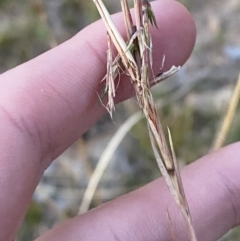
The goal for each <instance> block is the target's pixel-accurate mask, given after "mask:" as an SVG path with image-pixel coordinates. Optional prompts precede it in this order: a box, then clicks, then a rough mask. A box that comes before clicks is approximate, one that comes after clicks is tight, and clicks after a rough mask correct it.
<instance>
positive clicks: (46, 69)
mask: <svg viewBox="0 0 240 241" xmlns="http://www.w3.org/2000/svg"><path fill="white" fill-rule="evenodd" d="M154 9H155V12H156V15H157V21H158V23H159V28H160V29H161V32H157V31H154V32H153V35H154V43H155V46H156V51H155V59H158V58H162V57H163V55H166V63H165V66H166V68H168V67H169V66H171V65H172V64H175V65H181V64H183V63H184V62H185V61H186V59H187V58H188V56H189V55H190V53H191V51H192V48H193V45H194V41H195V27H194V24H193V21H192V19H191V17H190V15H189V13H188V12H187V11H186V9H185V8H183V7H182V6H181V5H180V4H179V3H177V2H175V1H168V0H163V1H159V2H156V3H154ZM114 20H115V22H116V23H117V25H118V26H119V28H120V29H122V31H123V21H122V16H121V15H115V16H114ZM106 47H107V46H106V30H105V27H104V25H103V23H102V22H101V21H99V22H97V23H94V24H93V25H91V26H89V27H88V28H86V29H84V30H83V31H81V32H80V33H79V34H78V35H77V36H75V37H74V38H72V39H70V40H69V41H67V42H66V43H64V44H62V45H60V46H59V47H57V48H55V49H53V50H51V51H49V52H47V53H45V54H43V55H41V56H39V57H37V58H36V59H34V60H32V61H30V62H28V63H26V64H23V65H21V66H19V67H17V68H15V69H13V70H11V71H8V72H6V73H5V74H3V75H1V76H0V105H1V106H0V118H1V126H0V128H1V129H0V133H1V135H0V143H1V153H0V160H1V168H0V177H1V179H0V184H1V192H2V193H4V195H0V204H1V205H0V213H1V215H2V216H4V217H6V218H5V219H4V220H0V230H2V231H1V232H0V240H12V239H13V237H14V235H15V233H16V231H17V229H18V227H19V225H20V223H21V221H22V219H23V216H24V213H25V211H26V209H27V206H28V204H29V201H30V198H31V196H32V193H33V191H34V189H35V187H36V185H37V183H38V181H39V180H40V177H41V175H42V172H43V171H44V169H45V168H46V167H47V166H48V165H49V163H50V162H51V161H52V160H53V159H54V158H55V157H56V156H58V155H59V154H60V153H61V152H62V151H63V150H64V149H66V148H67V147H68V146H69V145H70V144H71V143H72V142H74V141H75V140H76V139H77V138H78V137H79V136H80V135H81V134H82V133H83V132H85V131H86V130H87V128H89V126H90V125H92V124H93V123H94V122H95V121H96V120H97V119H98V118H99V116H101V115H102V113H103V112H104V108H103V107H102V106H101V105H96V103H97V102H98V97H97V94H96V90H98V86H99V82H100V80H101V79H102V77H103V76H104V74H105V71H106V67H105V66H106ZM160 62H161V61H160ZM125 83H127V82H124V84H123V85H122V87H121V88H120V89H121V93H119V96H118V101H119V100H122V99H125V98H127V97H129V96H130V95H131V94H132V92H131V91H129V85H127V84H125Z"/></svg>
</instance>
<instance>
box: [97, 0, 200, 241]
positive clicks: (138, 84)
mask: <svg viewBox="0 0 240 241" xmlns="http://www.w3.org/2000/svg"><path fill="white" fill-rule="evenodd" d="M120 1H121V7H122V12H123V18H124V23H125V27H126V33H127V41H125V40H124V38H123V36H122V35H121V34H120V32H119V31H118V29H117V28H116V26H115V25H114V23H113V21H112V19H111V16H110V14H109V12H108V10H107V9H106V7H105V5H104V3H103V1H102V0H93V2H94V3H95V5H96V7H97V9H98V11H99V13H100V16H101V18H102V20H103V22H104V24H105V26H106V29H107V35H108V38H107V41H108V52H107V73H106V75H105V77H104V79H103V81H105V89H104V94H106V95H107V97H108V100H107V104H106V106H105V107H106V109H107V110H108V112H109V113H110V115H111V116H112V113H113V111H114V109H115V105H114V98H115V96H116V88H117V82H118V81H116V79H117V76H118V75H119V73H120V72H122V71H124V72H125V73H126V74H127V75H128V76H129V79H130V81H131V83H132V85H133V87H134V90H135V94H136V97H137V101H138V104H139V107H140V109H141V110H142V112H143V114H144V116H145V118H146V120H147V125H148V130H149V136H150V141H151V145H152V149H153V152H154V155H155V158H156V161H157V163H158V166H159V169H160V171H161V173H162V175H163V177H164V178H165V180H166V183H167V185H168V188H169V190H170V192H171V194H172V196H173V198H174V200H175V202H176V204H177V205H178V207H179V209H180V211H181V213H182V215H183V217H184V220H185V222H186V224H187V230H188V233H189V237H190V239H191V241H196V240H197V238H196V235H195V231H194V228H193V225H192V219H191V215H190V211H189V207H188V203H187V200H186V196H185V193H184V189H183V185H182V180H181V176H180V171H179V167H178V163H177V159H176V155H175V152H174V147H173V142H172V137H171V132H170V130H169V129H168V140H169V145H168V144H167V141H166V138H165V135H164V132H163V128H162V125H161V122H160V119H159V117H158V115H157V111H156V108H155V104H154V100H153V96H152V93H151V91H150V87H151V84H152V83H154V82H156V83H158V82H160V81H162V80H164V79H166V78H168V77H169V76H171V75H173V74H174V73H176V72H177V71H178V70H179V68H180V67H179V66H177V67H176V66H172V68H171V69H170V70H168V71H166V72H163V73H161V74H160V75H158V76H156V77H155V78H154V79H150V76H151V75H150V73H151V72H152V69H153V58H152V54H153V45H152V36H151V33H150V30H149V26H150V24H151V25H154V26H155V27H157V22H156V18H155V15H154V12H153V10H152V7H151V4H150V3H149V1H148V0H133V1H134V15H135V23H133V18H132V15H131V12H130V9H129V4H128V1H127V0H120ZM114 47H115V48H116V50H117V56H116V57H114V54H113V48H114ZM169 147H170V148H169Z"/></svg>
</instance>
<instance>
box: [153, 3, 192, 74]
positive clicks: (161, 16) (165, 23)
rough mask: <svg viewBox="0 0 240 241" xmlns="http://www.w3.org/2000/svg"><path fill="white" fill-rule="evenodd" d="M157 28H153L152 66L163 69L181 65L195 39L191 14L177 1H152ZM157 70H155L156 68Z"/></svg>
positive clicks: (190, 51) (190, 50) (188, 54)
mask: <svg viewBox="0 0 240 241" xmlns="http://www.w3.org/2000/svg"><path fill="white" fill-rule="evenodd" d="M153 8H154V11H155V15H156V18H157V22H158V29H153V46H154V51H155V53H156V56H154V63H155V64H154V66H155V68H159V67H160V66H161V65H162V60H163V57H164V58H165V61H164V66H163V67H164V70H168V69H169V68H171V67H172V66H173V65H175V66H182V65H183V64H184V63H185V62H186V61H187V59H188V58H189V56H190V55H191V53H192V50H193V48H194V45H195V41H196V26H195V23H194V20H193V17H192V15H191V14H190V12H189V11H188V10H187V8H186V7H185V6H183V5H182V4H180V3H179V2H177V1H172V0H163V1H156V2H153ZM156 71H157V70H156Z"/></svg>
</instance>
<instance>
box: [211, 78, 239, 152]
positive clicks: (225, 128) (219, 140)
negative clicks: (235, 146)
mask: <svg viewBox="0 0 240 241" xmlns="http://www.w3.org/2000/svg"><path fill="white" fill-rule="evenodd" d="M239 99H240V74H239V76H238V80H237V83H236V86H235V89H234V92H233V95H232V98H231V100H230V103H229V107H228V110H227V113H226V115H225V117H224V120H223V123H222V125H221V127H220V130H219V131H218V134H217V137H216V141H215V143H214V145H213V148H212V149H213V150H218V149H219V148H221V147H222V146H223V145H224V143H225V141H226V138H227V135H228V133H229V130H230V127H231V124H232V122H233V118H234V116H235V114H236V110H237V106H238V103H239Z"/></svg>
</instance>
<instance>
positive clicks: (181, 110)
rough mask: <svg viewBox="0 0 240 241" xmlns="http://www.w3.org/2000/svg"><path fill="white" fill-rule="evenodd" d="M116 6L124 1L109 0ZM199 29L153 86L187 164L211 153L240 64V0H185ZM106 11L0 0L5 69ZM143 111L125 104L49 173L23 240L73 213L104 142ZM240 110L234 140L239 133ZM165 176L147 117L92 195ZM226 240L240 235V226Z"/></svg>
mask: <svg viewBox="0 0 240 241" xmlns="http://www.w3.org/2000/svg"><path fill="white" fill-rule="evenodd" d="M105 2H106V5H107V6H108V7H109V9H111V12H112V13H114V12H117V11H119V9H120V8H119V1H117V0H115V1H113V0H111V1H110V0H108V1H107V0H106V1H105ZM180 2H182V3H183V4H184V5H185V6H186V7H187V8H188V9H189V11H190V12H191V13H192V15H193V17H194V19H195V22H196V25H197V31H198V37H197V42H196V47H195V50H194V52H193V54H192V56H191V58H190V59H189V61H188V62H187V64H186V65H185V66H184V67H183V68H182V70H181V71H180V72H179V73H178V74H177V75H176V76H174V77H172V78H171V79H170V80H168V81H166V82H165V83H161V84H159V85H158V86H156V87H154V88H153V92H154V95H155V97H156V100H157V101H158V102H160V103H161V104H162V105H163V103H164V106H163V107H162V108H161V118H162V121H163V124H164V125H168V126H169V127H170V129H171V131H172V133H173V139H174V143H175V148H176V152H177V156H178V159H179V161H180V164H181V165H182V166H184V165H186V164H188V163H191V162H192V161H194V160H196V159H197V158H199V157H201V156H202V155H204V154H206V153H208V152H209V150H210V148H211V146H212V144H213V142H214V138H215V135H216V133H217V130H218V128H219V125H220V123H221V120H222V117H223V116H224V114H225V112H226V109H227V103H228V102H229V99H230V97H231V95H232V91H233V89H234V85H235V82H236V80H237V78H238V73H239V70H240V68H239V67H240V38H239V23H240V14H239V13H240V2H239V0H228V1H224V0H211V1H198V0H181V1H180ZM98 18H99V16H98V13H97V11H96V9H95V7H94V4H93V3H92V1H90V0H89V1H84V0H28V1H26V0H18V1H14V0H0V53H1V54H0V72H1V73H3V72H4V71H6V70H8V69H10V68H13V67H14V66H17V65H19V64H21V63H23V62H26V61H28V60H30V59H32V58H34V57H36V56H38V55H39V54H41V53H43V52H45V51H47V50H49V49H50V48H52V47H54V46H56V45H58V44H60V43H62V42H64V41H65V40H67V39H69V38H71V37H72V36H73V35H74V34H76V33H77V32H78V31H80V30H81V29H82V28H84V27H85V26H87V25H88V24H90V23H92V22H93V21H95V20H97V19H98ZM136 111H138V108H137V104H136V101H135V100H134V99H131V100H128V101H126V102H124V103H122V104H120V105H118V106H117V111H116V113H115V115H114V122H113V121H112V120H111V119H110V118H109V116H105V117H103V118H102V119H101V120H100V121H99V122H98V123H97V124H96V125H95V126H94V127H92V128H91V129H90V130H89V131H88V132H87V133H86V134H84V136H83V137H82V138H80V139H79V140H78V141H77V142H76V143H75V144H74V145H73V146H71V147H70V148H69V149H68V150H67V151H66V152H65V153H63V155H61V156H60V157H59V158H58V160H56V161H55V162H54V163H53V164H52V165H51V166H50V168H49V169H48V170H47V171H46V172H45V174H44V176H43V178H42V181H41V183H40V185H39V187H38V188H37V190H36V192H35V194H34V197H33V201H32V204H31V206H30V208H29V211H28V213H27V216H26V218H25V222H24V224H23V226H22V228H21V230H20V232H19V235H18V240H26V241H28V240H33V239H34V238H36V237H38V236H39V235H41V234H43V233H44V232H46V231H47V230H48V229H50V228H52V227H53V226H54V225H56V224H57V223H59V222H62V221H64V220H66V219H67V218H69V217H73V216H75V215H76V214H77V213H78V209H79V206H80V203H81V200H82V197H83V194H84V191H85V189H86V187H87V184H88V180H89V178H90V176H91V174H92V172H93V170H94V167H95V166H96V163H97V162H98V160H99V157H100V156H101V154H102V152H103V150H104V148H105V147H106V146H107V144H108V143H109V141H110V140H111V138H112V136H113V135H114V133H115V132H116V131H117V130H118V129H119V128H120V127H121V125H122V124H123V123H124V122H125V121H126V119H127V118H128V117H129V116H131V115H133V113H135V112H136ZM239 136H240V109H238V110H237V114H236V116H235V119H234V122H233V124H232V127H231V131H230V133H229V136H228V139H227V143H232V142H234V141H237V140H239ZM158 176H159V170H158V168H157V166H156V163H155V160H154V157H153V154H152V151H151V148H150V144H149V139H148V133H147V129H146V123H145V121H144V120H141V121H139V122H138V123H137V124H136V125H135V126H134V127H133V128H132V129H131V131H130V132H129V133H128V134H127V136H126V137H125V138H124V140H123V141H122V143H121V144H120V145H119V147H118V148H117V150H116V151H115V153H114V155H113V157H112V159H111V162H110V164H109V166H108V168H107V170H106V172H105V173H104V176H103V177H102V179H101V182H100V184H99V186H98V190H97V192H96V194H95V196H94V199H93V201H92V202H91V207H95V206H97V205H99V204H101V203H102V202H105V201H108V200H111V199H113V198H115V197H117V196H119V195H121V194H123V193H126V192H128V191H130V190H133V189H136V188H137V187H139V186H142V185H144V184H145V183H147V182H149V181H151V180H154V179H155V178H157V177H158ZM222 240H233V241H235V240H240V232H239V231H238V230H237V229H235V230H234V231H232V232H229V234H227V235H226V237H224V238H222Z"/></svg>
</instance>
